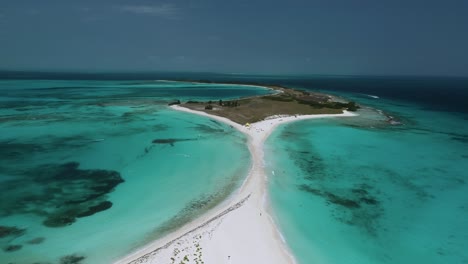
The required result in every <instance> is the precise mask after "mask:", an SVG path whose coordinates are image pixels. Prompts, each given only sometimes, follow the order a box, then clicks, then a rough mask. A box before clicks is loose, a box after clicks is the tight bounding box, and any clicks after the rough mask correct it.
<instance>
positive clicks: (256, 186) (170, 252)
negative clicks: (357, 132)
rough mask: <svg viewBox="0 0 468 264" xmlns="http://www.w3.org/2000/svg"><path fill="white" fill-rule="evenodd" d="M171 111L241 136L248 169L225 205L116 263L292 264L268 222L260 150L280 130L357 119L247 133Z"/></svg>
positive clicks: (275, 120) (271, 122)
mask: <svg viewBox="0 0 468 264" xmlns="http://www.w3.org/2000/svg"><path fill="white" fill-rule="evenodd" d="M171 107H172V108H173V109H175V110H179V111H185V112H189V113H193V114H197V115H203V116H208V117H210V118H212V119H215V120H218V121H221V122H224V123H226V124H228V125H231V126H233V127H234V128H236V129H238V130H239V131H241V132H242V133H245V134H246V135H247V137H248V147H249V150H250V153H251V156H252V165H251V169H250V171H249V173H248V176H247V177H246V179H245V182H244V183H243V185H242V187H241V188H240V189H239V190H237V191H236V192H235V194H234V195H232V196H231V197H230V198H229V199H228V200H227V201H225V202H224V203H222V204H220V205H218V206H217V207H216V208H214V209H212V210H210V211H209V212H207V213H206V214H204V215H203V216H201V217H199V218H198V219H196V220H194V221H192V222H190V223H188V224H186V225H185V226H183V227H182V228H180V229H179V230H177V231H176V232H174V233H171V234H169V235H167V236H165V237H163V238H161V239H159V240H156V241H154V242H152V243H150V244H149V245H147V246H146V247H144V248H141V249H139V250H137V251H135V252H133V253H131V254H130V255H128V256H126V257H124V258H122V259H120V260H118V261H116V262H115V263H119V264H120V263H177V264H179V263H181V262H182V263H200V264H201V263H205V264H222V263H239V264H240V263H242V264H249V263H255V264H257V263H271V264H274V263H295V260H294V257H293V256H292V254H291V253H290V252H289V250H288V247H287V245H286V243H285V242H284V241H283V239H282V237H281V234H280V232H279V231H278V229H277V228H276V226H275V223H274V222H273V219H272V217H271V216H270V209H269V204H268V198H267V191H266V188H267V174H266V173H265V171H264V160H263V157H264V152H263V144H264V142H265V140H266V139H267V138H268V136H269V135H270V134H271V132H272V131H273V130H274V129H275V128H276V127H277V126H278V125H279V124H284V123H287V122H292V121H296V120H304V119H312V118H330V117H349V116H354V115H355V114H353V113H351V112H347V111H344V113H343V114H336V115H302V116H299V115H298V116H287V117H271V118H269V119H268V120H264V121H260V122H257V123H253V124H251V125H250V127H245V126H242V125H239V124H237V123H234V122H233V121H231V120H229V119H226V118H223V117H219V116H215V115H210V114H207V113H205V112H201V111H194V110H190V109H187V108H184V107H181V106H177V105H175V106H171ZM233 162H235V161H233Z"/></svg>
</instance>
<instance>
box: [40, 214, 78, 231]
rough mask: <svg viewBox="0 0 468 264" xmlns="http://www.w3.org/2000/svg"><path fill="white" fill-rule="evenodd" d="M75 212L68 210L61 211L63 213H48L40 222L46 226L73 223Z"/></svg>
mask: <svg viewBox="0 0 468 264" xmlns="http://www.w3.org/2000/svg"><path fill="white" fill-rule="evenodd" d="M76 215H77V214H76V213H69V212H63V213H56V214H52V215H49V217H47V218H46V220H44V221H43V222H42V224H43V225H45V226H47V227H64V226H68V225H71V224H73V223H74V222H76Z"/></svg>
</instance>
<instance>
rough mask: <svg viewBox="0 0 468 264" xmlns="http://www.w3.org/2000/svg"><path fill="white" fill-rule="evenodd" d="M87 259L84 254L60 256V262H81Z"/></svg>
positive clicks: (61, 263) (62, 263) (73, 263)
mask: <svg viewBox="0 0 468 264" xmlns="http://www.w3.org/2000/svg"><path fill="white" fill-rule="evenodd" d="M84 259H85V257H84V256H79V255H75V254H73V255H69V256H65V257H62V258H60V262H59V263H60V264H80V263H82V262H83V260H84Z"/></svg>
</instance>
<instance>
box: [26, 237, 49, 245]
mask: <svg viewBox="0 0 468 264" xmlns="http://www.w3.org/2000/svg"><path fill="white" fill-rule="evenodd" d="M44 240H45V238H44V237H36V238H33V239H31V240H28V241H26V243H28V244H30V245H38V244H41V243H42V242H44Z"/></svg>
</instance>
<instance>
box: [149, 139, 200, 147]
mask: <svg viewBox="0 0 468 264" xmlns="http://www.w3.org/2000/svg"><path fill="white" fill-rule="evenodd" d="M193 140H198V139H197V138H157V139H154V140H153V141H152V142H153V143H154V144H169V145H170V146H172V147H173V146H174V144H175V143H176V142H181V141H193Z"/></svg>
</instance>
